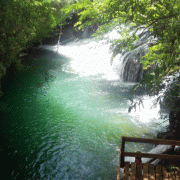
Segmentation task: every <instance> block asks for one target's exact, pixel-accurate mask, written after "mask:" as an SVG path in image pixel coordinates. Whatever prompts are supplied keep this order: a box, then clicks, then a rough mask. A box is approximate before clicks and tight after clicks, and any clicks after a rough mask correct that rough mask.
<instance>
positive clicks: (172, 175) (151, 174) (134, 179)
mask: <svg viewBox="0 0 180 180" xmlns="http://www.w3.org/2000/svg"><path fill="white" fill-rule="evenodd" d="M125 142H138V143H152V144H164V145H171V146H172V149H173V148H174V147H175V146H180V141H174V140H163V139H146V138H133V137H122V139H121V148H120V157H119V167H118V174H117V180H120V168H124V174H123V180H128V179H130V180H177V179H178V180H180V174H179V171H180V170H178V171H173V172H169V173H168V172H167V171H166V169H165V167H163V166H160V165H157V166H153V165H152V164H150V163H151V162H153V161H154V160H155V159H167V160H174V161H179V162H180V155H168V154H150V153H139V152H125ZM125 156H129V157H140V158H142V157H145V158H151V160H150V161H149V162H148V163H145V164H140V165H139V164H138V165H137V164H136V163H131V164H130V163H129V162H125V161H124V157H125Z"/></svg>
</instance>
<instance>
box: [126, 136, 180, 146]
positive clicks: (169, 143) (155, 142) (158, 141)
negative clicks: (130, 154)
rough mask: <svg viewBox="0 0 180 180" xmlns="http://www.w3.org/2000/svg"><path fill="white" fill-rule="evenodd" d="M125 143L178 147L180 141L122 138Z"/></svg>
mask: <svg viewBox="0 0 180 180" xmlns="http://www.w3.org/2000/svg"><path fill="white" fill-rule="evenodd" d="M123 138H124V140H125V141H126V142H139V143H152V144H166V145H172V146H180V141H176V140H165V139H148V138H134V137H123Z"/></svg>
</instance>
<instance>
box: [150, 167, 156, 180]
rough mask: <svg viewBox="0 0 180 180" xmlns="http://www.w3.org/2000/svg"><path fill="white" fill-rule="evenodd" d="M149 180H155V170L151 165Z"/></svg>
mask: <svg viewBox="0 0 180 180" xmlns="http://www.w3.org/2000/svg"><path fill="white" fill-rule="evenodd" d="M149 180H155V170H154V166H153V165H152V164H150V165H149Z"/></svg>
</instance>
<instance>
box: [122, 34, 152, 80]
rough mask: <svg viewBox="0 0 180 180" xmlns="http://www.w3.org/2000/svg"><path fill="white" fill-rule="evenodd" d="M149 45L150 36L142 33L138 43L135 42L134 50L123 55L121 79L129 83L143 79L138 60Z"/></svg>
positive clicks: (141, 68)
mask: <svg viewBox="0 0 180 180" xmlns="http://www.w3.org/2000/svg"><path fill="white" fill-rule="evenodd" d="M150 43H151V34H150V33H149V32H144V33H142V34H141V35H140V38H139V40H138V42H135V48H134V50H132V51H130V52H126V53H124V55H123V57H122V59H121V60H122V61H123V64H122V66H123V73H122V78H123V80H125V81H129V82H139V81H141V80H142V78H143V74H144V71H143V67H142V65H141V64H140V59H141V57H142V56H144V55H145V54H146V53H147V52H148V49H147V48H148V46H149V45H150Z"/></svg>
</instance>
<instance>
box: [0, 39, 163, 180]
mask: <svg viewBox="0 0 180 180" xmlns="http://www.w3.org/2000/svg"><path fill="white" fill-rule="evenodd" d="M109 46H110V44H109V43H108V42H106V41H100V42H96V41H95V40H94V39H84V40H81V41H78V42H72V43H70V44H68V45H66V46H59V48H58V52H57V46H43V47H42V48H43V49H48V50H50V51H45V50H42V49H35V50H34V51H33V52H32V55H31V57H30V59H29V62H31V65H33V67H34V71H30V72H29V73H26V74H21V75H20V76H19V77H17V78H16V80H15V81H14V83H13V84H12V86H11V87H10V88H9V90H8V91H7V93H6V94H5V95H4V97H3V99H2V100H1V101H2V102H3V103H4V104H6V106H7V108H6V110H4V111H3V112H2V121H1V137H2V138H3V140H4V141H6V142H5V143H4V146H7V147H8V148H7V149H8V151H10V153H11V156H12V161H14V163H15V164H16V165H17V167H18V169H17V171H18V172H19V174H20V175H21V174H23V176H24V177H26V178H27V179H62V180H67V179H77V180H79V179H103V180H105V179H115V178H116V174H117V168H118V158H119V147H120V138H121V136H135V137H153V136H154V135H155V134H156V131H157V130H158V129H159V128H161V126H159V127H157V124H156V120H157V119H158V115H157V112H158V109H154V111H153V116H147V113H149V114H152V113H150V111H151V112H152V110H150V108H149V106H150V105H149V104H148V103H149V100H145V101H144V109H140V110H137V111H134V112H133V111H132V112H131V113H128V107H129V104H128V102H129V97H132V94H131V91H130V90H131V88H132V87H133V85H134V83H128V82H127V83H125V82H123V81H122V80H121V79H120V77H119V74H118V73H117V72H116V70H117V67H116V66H115V64H114V66H111V65H110V58H111V52H110V51H109ZM144 98H145V97H144ZM142 115H143V116H142ZM142 117H143V118H142ZM126 148H127V149H128V150H129V151H134V150H140V151H144V152H147V151H148V150H149V149H150V148H151V147H150V146H144V145H142V144H141V145H139V146H136V145H134V144H128V145H127V147H126ZM2 149H3V148H2ZM12 168H14V167H12ZM14 171H16V170H14ZM14 174H16V175H17V176H20V175H18V173H17V172H16V173H15V172H14ZM14 176H15V175H14Z"/></svg>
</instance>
